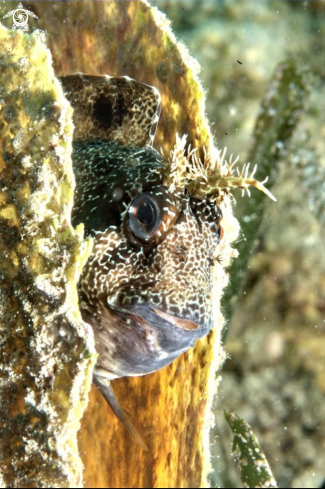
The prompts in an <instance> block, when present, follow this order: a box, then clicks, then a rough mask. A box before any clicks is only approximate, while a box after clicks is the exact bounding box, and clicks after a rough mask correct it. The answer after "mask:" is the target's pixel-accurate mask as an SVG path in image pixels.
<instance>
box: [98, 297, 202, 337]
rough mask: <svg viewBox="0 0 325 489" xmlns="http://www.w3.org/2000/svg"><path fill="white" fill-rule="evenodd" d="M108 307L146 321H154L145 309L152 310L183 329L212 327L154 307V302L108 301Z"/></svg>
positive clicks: (120, 313)
mask: <svg viewBox="0 0 325 489" xmlns="http://www.w3.org/2000/svg"><path fill="white" fill-rule="evenodd" d="M107 306H108V308H110V309H112V310H113V311H115V313H116V314H117V315H119V316H123V313H127V314H130V315H135V316H137V317H139V318H141V319H142V320H144V321H146V322H152V320H153V318H152V317H151V319H149V318H148V317H147V315H146V313H145V311H146V310H147V311H150V312H151V313H153V314H154V315H155V316H156V317H157V316H158V318H159V321H163V322H165V323H169V324H171V325H172V326H174V327H176V328H179V329H182V330H183V331H196V330H201V329H211V328H207V327H206V325H202V324H199V323H196V322H194V321H192V320H191V319H187V318H185V317H179V316H175V315H174V314H170V313H168V312H166V311H163V310H161V309H158V308H157V307H153V305H152V304H137V305H133V306H117V305H116V304H112V303H109V302H108V303H107Z"/></svg>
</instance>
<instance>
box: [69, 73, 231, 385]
mask: <svg viewBox="0 0 325 489" xmlns="http://www.w3.org/2000/svg"><path fill="white" fill-rule="evenodd" d="M62 82H63V85H64V88H65V91H66V93H67V96H68V98H69V99H70V100H71V101H72V104H73V106H74V107H76V109H75V122H76V126H77V130H76V134H75V141H74V153H73V161H74V167H75V174H76V182H77V185H76V199H75V207H74V214H73V223H74V224H78V223H80V222H83V223H84V225H85V228H86V232H87V234H88V235H91V236H93V238H94V247H93V250H92V255H91V256H90V258H89V260H88V263H87V264H86V266H85V269H84V271H83V274H82V277H81V280H80V284H79V292H80V305H81V311H82V314H83V316H84V318H85V319H86V320H87V321H88V322H89V323H90V324H91V325H92V326H93V328H94V332H95V341H96V348H97V351H98V353H99V358H98V363H97V367H96V371H97V373H100V374H101V375H103V376H105V377H107V378H110V379H112V378H115V377H123V376H136V375H144V374H147V373H150V372H153V371H155V370H159V369H160V368H162V367H164V366H166V365H168V364H169V363H171V362H172V361H173V360H174V359H175V358H176V357H177V356H179V355H180V354H181V353H183V352H184V351H186V350H187V349H188V348H189V347H191V346H194V343H195V340H196V339H197V338H200V337H202V336H204V335H206V334H207V333H208V331H209V330H210V329H211V328H212V326H213V317H212V300H211V290H212V273H211V269H212V266H213V263H214V258H215V252H216V247H217V246H218V243H219V240H220V233H221V228H220V220H221V217H222V215H221V210H220V208H219V207H218V206H217V205H216V204H215V202H210V201H209V200H207V199H202V198H200V199H197V198H195V197H193V196H191V195H189V194H188V193H187V192H186V188H181V187H180V188H176V187H175V185H173V184H171V182H170V179H169V177H170V168H169V166H168V164H167V162H166V161H164V158H163V156H162V155H160V154H159V153H158V152H157V151H156V150H154V149H153V148H152V147H151V144H152V141H153V136H154V133H155V129H156V127H157V122H158V117H159V113H160V97H159V93H158V92H157V90H156V89H155V88H153V87H149V86H147V85H144V84H141V83H138V82H135V81H134V80H131V79H129V78H127V77H121V78H111V77H89V76H84V75H73V76H68V77H64V78H62ZM141 104H142V105H141Z"/></svg>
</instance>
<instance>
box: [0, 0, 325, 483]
mask: <svg viewBox="0 0 325 489" xmlns="http://www.w3.org/2000/svg"><path fill="white" fill-rule="evenodd" d="M103 3H105V2H29V3H27V2H26V4H25V3H24V7H25V8H30V10H32V11H34V12H37V14H38V16H39V22H38V24H37V22H36V21H35V20H34V19H31V21H30V25H31V26H32V28H34V27H35V26H36V25H38V27H41V28H42V29H47V28H48V30H49V31H50V30H51V32H52V34H53V32H54V31H55V32H56V37H55V36H53V35H52V38H50V40H51V43H52V45H51V51H52V54H53V57H54V59H55V60H56V65H55V66H56V68H57V67H58V66H60V68H61V72H67V71H66V70H70V72H71V69H74V70H76V69H80V70H81V69H82V70H85V67H86V66H88V72H90V70H91V72H92V73H95V72H96V73H97V72H98V73H99V72H104V71H103V70H104V69H105V66H106V63H107V61H106V57H105V53H104V54H103V52H100V53H98V52H95V51H96V46H97V44H96V41H97V39H98V38H99V37H101V38H102V39H104V38H105V39H106V38H107V39H108V40H109V41H110V42H113V40H111V39H110V38H109V26H108V24H107V23H106V24H105V20H104V19H103V20H102V21H99V20H98V19H99V18H100V14H99V13H98V12H101V9H103ZM123 3H124V2H123ZM150 3H151V5H157V6H158V7H159V9H161V10H163V11H165V12H166V14H167V16H168V17H169V18H170V19H171V21H172V27H173V29H174V31H175V33H176V35H177V36H178V37H179V38H180V39H181V40H183V41H184V43H185V44H186V45H187V47H188V48H189V49H190V51H191V54H192V55H193V56H194V57H195V58H197V60H198V61H199V63H200V65H201V73H200V78H201V80H202V83H203V86H204V88H205V89H206V92H207V93H206V95H207V104H206V109H207V115H208V118H209V120H210V122H211V124H212V132H213V135H214V138H215V141H216V143H217V145H218V147H220V148H222V147H224V146H227V147H228V151H229V153H234V154H235V155H237V154H239V155H240V161H241V162H242V163H245V162H246V158H247V155H249V154H250V148H251V146H252V140H251V137H252V133H253V129H254V124H255V120H256V117H257V115H258V113H259V110H260V105H261V100H262V98H263V97H264V95H265V93H266V92H267V90H268V87H269V79H270V77H271V75H272V73H273V72H274V70H275V67H276V65H277V64H278V63H279V62H280V61H281V60H283V59H291V60H295V61H296V62H297V63H299V64H300V65H301V66H302V67H306V69H308V70H310V73H311V75H312V76H311V78H310V95H309V97H308V100H307V96H306V108H305V111H304V113H303V115H302V117H301V119H300V122H299V125H298V127H297V130H296V131H295V134H294V136H293V138H292V140H291V143H290V148H289V149H287V151H286V152H285V153H284V154H283V156H282V160H281V162H280V165H279V171H278V176H277V179H276V182H275V184H274V186H273V188H272V191H273V193H274V194H275V196H276V197H277V199H278V202H277V203H273V202H269V203H267V205H266V207H265V211H264V217H263V219H262V220H261V226H260V229H259V232H258V235H257V239H256V243H255V248H254V250H253V252H252V254H251V258H250V260H249V263H248V268H247V270H246V269H245V270H243V271H242V272H243V275H244V276H245V282H244V285H241V288H240V290H239V289H238V290H237V289H236V286H234V284H239V282H238V281H236V276H234V274H233V275H232V277H231V282H232V284H233V286H232V288H230V289H229V290H228V293H227V295H226V300H225V301H224V305H223V307H224V311H225V312H227V311H228V310H229V307H228V306H229V303H230V304H233V305H234V306H233V310H234V313H233V314H232V316H231V319H230V320H229V322H228V329H227V334H226V335H225V345H226V350H227V352H228V355H229V359H228V360H227V361H226V363H225V365H224V367H223V371H222V377H223V379H222V383H221V384H220V386H219V396H218V399H217V400H216V403H215V408H214V415H215V419H216V423H215V427H214V429H213V431H212V433H211V444H212V449H213V467H214V468H213V471H212V473H211V476H210V481H211V485H212V486H216V485H217V484H219V485H220V486H221V487H241V485H242V484H241V481H240V479H239V476H238V474H237V471H236V466H235V463H234V461H233V458H232V457H231V434H230V431H229V428H228V427H227V425H226V423H225V421H224V419H223V409H228V410H233V411H234V412H236V413H237V414H239V415H241V416H242V417H243V418H245V419H246V420H247V421H248V422H249V423H250V424H251V426H252V428H253V430H254V432H255V434H256V435H257V437H258V439H259V441H260V443H261V446H262V448H263V450H264V451H265V454H266V456H267V458H268V460H269V462H270V465H271V468H272V470H273V472H274V475H275V478H276V479H277V481H278V484H279V486H280V487H319V486H320V485H321V484H322V482H323V480H324V478H325V469H324V467H323V465H324V463H323V460H324V455H325V453H324V452H325V448H324V439H325V427H324V419H325V407H324V392H325V362H324V360H325V336H324V332H325V278H324V277H325V273H324V272H325V257H324V238H325V233H324V230H323V223H324V220H325V219H324V207H325V206H324V194H325V192H324V190H325V189H324V181H325V158H324V154H325V147H324V146H325V143H324V141H325V115H324V114H325V110H324V109H325V88H324V79H325V68H324V58H325V54H324V53H325V37H324V26H325V3H324V2H321V1H314V2H300V1H292V2H289V1H288V2H286V1H278V2H276V1H268V2H267V1H265V2H264V1H261V2H256V1H246V0H244V1H215V0H214V1H198V0H197V1H191V2H189V1H186V2H183V1H174V2H172V1H168V2H167V1H163V0H159V1H157V2H150ZM45 4H47V5H49V7H46V6H45ZM64 4H66V5H67V7H66V8H67V13H66V15H64V12H62V9H63V8H64V7H63V5H64ZM72 4H74V6H72ZM87 4H88V8H89V10H88V11H87V12H89V13H88V14H87V15H86V14H82V12H83V8H84V6H86V5H87ZM51 5H52V6H53V9H52V10H51V8H52V7H50V6H51ZM16 6H17V4H16V2H2V4H1V9H0V13H1V20H2V16H3V15H4V13H5V12H7V11H8V10H9V9H11V8H16ZM2 12H3V13H2ZM60 12H61V13H60ZM90 14H91V15H90ZM56 15H57V17H56V22H57V19H58V18H60V24H59V23H57V26H55V16H56ZM59 15H61V17H60V16H59ZM62 19H65V20H64V22H65V23H64V24H63V23H61V22H63V21H62ZM94 19H97V21H96V22H94ZM141 19H142V18H141V17H140V18H139V30H140V29H141V33H142V36H143V35H144V34H143V33H146V32H148V30H147V29H146V26H144V25H142V24H141ZM7 21H8V19H7ZM2 22H3V24H4V23H5V21H4V20H3V21H2ZM8 22H9V23H6V26H7V27H9V24H10V21H8ZM78 22H79V24H78ZM58 26H59V27H58ZM56 29H60V35H61V34H62V33H63V32H65V33H66V37H65V41H66V42H65V44H61V43H60V41H62V38H61V39H60V36H59V35H58V31H56ZM81 31H82V35H80V38H78V32H80V33H81ZM118 33H119V35H120V36H121V37H123V35H124V32H123V30H122V29H120V30H119V31H118ZM156 42H158V41H157V40H156ZM151 45H152V39H150V37H149V35H148V49H149V47H150V46H151ZM76 46H77V48H76ZM118 47H119V44H118V39H117V48H118ZM107 49H108V48H107ZM116 53H117V54H116V59H118V60H119V62H121V63H122V62H123V63H124V64H123V67H124V66H127V65H128V66H129V68H130V67H131V68H132V66H135V64H136V63H137V62H139V59H140V58H137V57H135V56H134V50H131V54H130V55H128V59H126V58H125V59H124V58H123V57H122V54H121V53H122V50H121V49H116ZM132 53H133V56H132ZM99 59H100V60H101V64H100V63H99V62H98V60H99ZM175 59H176V58H175ZM71 67H72V68H71ZM171 67H172V68H173V69H172V70H171ZM140 68H141V66H140V67H137V69H138V70H140ZM170 70H171V71H172V76H174V75H175V77H176V78H177V76H180V75H181V74H182V65H179V64H178V65H177V63H175V60H174V58H173V57H172V56H171V57H170V59H164V64H162V65H160V69H159V76H160V78H159V80H160V82H161V83H162V84H164V83H165V81H164V79H165V78H166V79H168V76H169V75H170ZM57 74H61V73H60V72H59V73H57ZM119 74H122V73H119ZM125 74H129V75H131V76H135V74H134V73H133V72H128V73H125ZM152 76H154V74H153V75H152ZM168 86H170V87H171V90H170V92H168V97H169V98H170V97H171V96H172V94H173V93H175V90H176V88H177V87H178V86H176V85H175V86H173V83H169V84H168ZM166 97H167V96H166ZM168 97H167V98H168ZM166 102H168V100H166ZM185 102H186V101H185ZM167 115H168V114H167ZM165 116H166V113H165ZM273 116H274V118H276V117H277V114H276V113H274V114H273ZM173 120H174V119H173ZM166 127H168V124H167V125H166ZM279 143H281V141H279ZM255 163H259V161H252V164H255ZM235 197H236V199H237V205H236V207H235V211H236V213H237V216H238V218H239V220H240V221H241V222H242V224H243V232H242V235H241V238H240V239H239V240H238V245H237V246H238V249H239V250H240V249H241V246H242V244H243V242H244V239H245V234H244V228H245V223H246V222H249V221H250V219H251V217H252V216H251V215H250V214H247V213H246V209H247V207H246V206H245V204H244V202H245V201H246V200H247V199H248V197H247V196H245V197H244V198H242V197H241V196H240V192H238V193H237V194H235ZM237 296H238V298H237ZM182 362H184V359H183V360H182V361H181V362H180V369H185V364H183V363H182ZM187 365H188V364H187ZM176 373H177V371H176ZM166 375H167V374H166ZM175 378H176V374H175ZM176 381H178V379H176ZM130 384H131V383H130ZM180 385H181V384H180ZM134 386H135V388H136V384H134ZM153 387H154V388H155V386H154V385H153ZM158 390H159V389H158V388H156V391H157V392H158ZM190 391H191V389H190V388H189V392H190ZM121 392H122V389H121ZM157 392H156V394H157V396H158V394H159V392H158V393H157ZM177 392H179V393H180V395H181V394H182V390H181V389H179V391H177ZM92 395H93V404H95V403H96V402H100V401H99V400H98V399H97V398H96V394H94V393H93V394H92ZM139 396H140V397H141V392H140V394H139ZM162 397H163V396H160V398H162ZM132 407H133V406H132V405H131V406H130V408H131V410H132ZM151 408H152V409H153V406H151ZM102 409H103V415H102V418H101V422H99V421H98V423H97V425H95V426H94V427H93V431H91V432H89V440H90V439H91V438H96V436H97V435H98V436H99V429H100V428H101V429H102V430H104V431H105V429H106V430H107V429H108V428H107V424H106V421H105V424H104V418H105V416H109V414H108V413H107V412H106V410H105V408H103V407H102ZM175 412H176V408H175ZM98 419H99V418H98ZM184 419H185V417H184ZM140 420H141V419H140ZM141 421H142V420H141ZM114 422H115V421H113V420H111V425H110V426H111V428H110V429H111V430H113V425H114ZM107 423H108V422H107ZM108 424H109V423H108ZM144 426H145V425H144ZM114 429H115V428H114ZM116 429H119V428H116ZM116 433H119V432H118V431H116ZM156 433H157V431H156ZM110 434H111V433H108V432H107V431H106V432H104V433H102V435H103V436H108V435H110ZM121 436H122V435H118V434H117V435H116V436H115V439H114V443H115V445H113V446H114V447H115V449H116V451H117V450H120V447H121V444H122V443H121V440H122V438H121ZM158 436H161V437H162V439H163V438H164V432H163V433H159V432H158ZM95 441H96V440H95ZM191 442H192V443H193V440H191V439H190V437H187V438H186V440H185V439H184V440H183V442H182V443H181V446H185V445H186V444H188V445H190V444H191ZM123 443H124V442H123ZM125 443H126V442H125ZM161 446H163V445H161ZM158 448H159V447H158ZM163 448H164V450H165V451H168V450H167V449H168V446H167V444H166V443H165V445H164V446H163ZM166 453H167V452H166ZM175 453H176V452H175ZM153 455H154V459H155V461H157V460H158V458H159V456H160V457H161V459H164V460H165V458H166V457H165V452H163V453H162V451H161V448H159V449H157V453H156V452H155V453H153ZM181 455H182V454H181V453H180V452H179V459H177V460H183V459H184V457H182V456H181ZM96 457H97V455H96V452H95V450H94V459H96ZM130 457H131V455H130ZM141 457H142V455H141ZM170 458H171V457H170ZM192 459H193V460H192ZM192 459H191V460H192V465H193V473H194V472H195V467H197V464H196V460H195V459H194V457H192ZM184 460H185V459H184ZM95 461H96V460H95ZM120 463H121V464H122V462H120ZM123 463H124V462H123ZM173 464H175V465H177V464H176V459H173V458H171V460H170V465H171V466H172V465H173ZM122 465H123V464H122ZM185 465H186V464H185ZM94 467H95V469H94V471H93V472H95V471H96V470H97V465H95V462H94ZM112 472H113V471H112ZM125 474H126V475H125V477H126V476H127V475H128V476H129V475H130V474H128V473H127V472H125ZM113 475H114V473H113ZM113 475H112V476H111V477H112V478H113ZM182 480H183V482H184V478H183V479H182ZM184 484H185V483H182V486H183V487H185V485H184ZM134 487H136V486H134Z"/></svg>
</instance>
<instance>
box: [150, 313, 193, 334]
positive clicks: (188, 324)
mask: <svg viewBox="0 0 325 489" xmlns="http://www.w3.org/2000/svg"><path fill="white" fill-rule="evenodd" d="M151 310H152V311H153V312H154V313H155V314H157V315H158V316H160V317H162V318H163V319H165V320H166V321H168V322H169V323H171V324H173V325H174V326H177V327H178V328H182V329H184V330H186V331H193V330H195V329H198V328H199V327H200V326H199V324H197V323H195V322H194V321H191V320H189V319H185V318H179V317H177V316H174V315H172V314H169V313H167V312H164V311H161V310H160V309H153V308H151Z"/></svg>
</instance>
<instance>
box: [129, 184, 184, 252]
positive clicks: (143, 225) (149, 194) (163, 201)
mask: <svg viewBox="0 0 325 489" xmlns="http://www.w3.org/2000/svg"><path fill="white" fill-rule="evenodd" d="M176 207H177V206H176V202H175V199H174V198H173V196H172V195H170V194H169V192H168V191H167V190H166V189H164V188H163V187H156V188H152V189H151V190H149V191H146V192H143V193H141V194H139V195H138V196H137V197H136V198H135V199H134V200H133V202H132V203H131V205H130V208H129V211H128V216H127V225H128V228H129V230H130V231H131V234H132V236H133V237H134V238H136V239H137V240H138V241H140V242H141V243H143V244H147V245H149V244H155V243H158V242H159V241H161V240H162V239H163V238H164V237H165V235H166V234H167V232H168V229H169V227H170V225H171V224H172V222H174V221H175V219H176V217H177V215H178V212H177V211H176Z"/></svg>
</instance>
